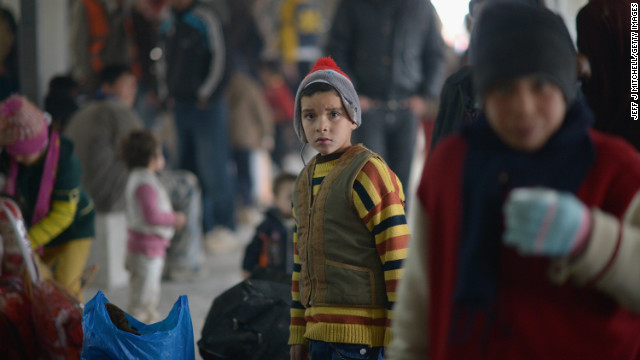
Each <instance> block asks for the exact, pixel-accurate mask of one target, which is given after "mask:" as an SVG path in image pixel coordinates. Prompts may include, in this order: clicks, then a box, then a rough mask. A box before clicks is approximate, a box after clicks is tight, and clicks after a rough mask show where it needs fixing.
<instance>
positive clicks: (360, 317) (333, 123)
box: [289, 58, 409, 360]
mask: <svg viewBox="0 0 640 360" xmlns="http://www.w3.org/2000/svg"><path fill="white" fill-rule="evenodd" d="M360 123H361V113H360V104H359V101H358V95H357V93H356V91H355V89H354V87H353V84H352V83H351V80H350V79H349V78H348V77H347V75H346V74H344V73H343V72H342V71H341V70H340V69H339V68H338V67H337V65H336V64H335V62H334V61H333V60H332V59H331V58H323V59H320V60H318V62H317V63H316V64H315V66H314V68H313V69H312V71H311V72H310V73H309V74H308V75H307V76H306V77H305V79H304V80H303V81H302V83H301V84H300V87H299V88H298V91H297V94H296V102H295V117H294V129H295V131H296V134H297V135H298V138H299V139H300V140H301V141H302V142H303V143H305V144H306V143H309V144H310V145H311V146H312V147H313V148H314V149H315V150H317V151H318V152H319V154H318V155H316V156H315V157H314V158H313V159H312V160H311V161H310V162H309V164H307V166H306V167H305V169H303V170H302V172H301V173H300V175H299V176H298V180H297V183H296V190H295V192H294V198H293V215H294V218H295V220H296V229H295V231H294V237H293V242H294V272H293V278H292V297H293V301H292V304H291V327H290V338H289V344H290V345H291V359H292V360H302V359H307V356H309V357H310V358H311V359H312V360H314V359H330V358H333V357H334V356H338V357H347V358H358V359H383V347H384V346H385V345H386V344H388V343H389V340H390V333H389V331H390V326H389V325H390V321H391V315H392V311H391V309H392V306H393V303H394V301H395V291H396V290H395V289H396V284H397V282H398V280H399V279H400V278H401V276H402V261H403V259H404V258H405V257H406V256H407V249H406V247H407V243H408V238H409V231H408V227H407V224H406V220H405V213H404V193H403V190H402V185H401V183H400V181H398V178H397V177H396V175H395V174H394V173H393V171H391V169H389V167H388V166H387V165H386V164H385V162H384V160H382V159H381V158H380V157H379V156H378V155H376V154H375V153H373V152H371V151H370V150H369V149H367V148H365V147H363V146H362V145H351V133H352V131H353V130H355V129H356V128H357V127H358V126H359V125H360Z"/></svg>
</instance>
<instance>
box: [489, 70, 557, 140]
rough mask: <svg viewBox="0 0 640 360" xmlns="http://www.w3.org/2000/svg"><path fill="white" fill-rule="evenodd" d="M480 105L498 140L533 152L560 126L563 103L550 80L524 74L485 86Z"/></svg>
mask: <svg viewBox="0 0 640 360" xmlns="http://www.w3.org/2000/svg"><path fill="white" fill-rule="evenodd" d="M484 109H485V112H486V114H487V119H488V121H489V125H490V126H491V128H492V129H493V131H495V132H496V134H497V135H498V136H499V137H500V139H502V141H504V142H505V143H506V144H507V145H508V146H510V147H511V148H513V149H516V150H520V151H524V152H535V151H537V150H539V149H541V148H542V147H543V146H544V145H545V144H546V143H547V141H549V139H550V138H551V136H553V134H555V132H556V131H558V129H559V128H560V126H562V122H563V121H564V117H565V114H566V111H567V103H566V101H565V99H564V96H563V94H562V91H561V90H560V88H559V87H558V86H556V85H555V84H554V83H552V82H551V81H549V80H547V79H545V78H544V77H540V76H527V77H520V78H517V79H514V80H511V81H509V82H506V83H504V84H500V85H498V86H496V87H494V88H493V89H491V90H489V91H488V92H487V94H486V95H485V99H484Z"/></svg>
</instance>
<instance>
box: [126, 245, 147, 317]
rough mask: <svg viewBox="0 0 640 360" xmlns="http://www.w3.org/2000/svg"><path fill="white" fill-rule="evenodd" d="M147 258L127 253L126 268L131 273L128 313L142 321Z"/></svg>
mask: <svg viewBox="0 0 640 360" xmlns="http://www.w3.org/2000/svg"><path fill="white" fill-rule="evenodd" d="M144 261H145V256H144V255H140V254H134V253H127V257H126V260H125V268H126V269H127V271H129V304H128V305H127V312H128V313H129V314H130V315H131V316H133V317H134V318H136V319H137V320H140V321H142V317H143V316H144V313H143V311H142V306H141V304H142V284H143V283H144V273H145V263H144Z"/></svg>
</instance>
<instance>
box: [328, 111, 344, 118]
mask: <svg viewBox="0 0 640 360" xmlns="http://www.w3.org/2000/svg"><path fill="white" fill-rule="evenodd" d="M340 116H342V114H340V113H339V112H337V111H332V112H331V117H332V118H337V117H340Z"/></svg>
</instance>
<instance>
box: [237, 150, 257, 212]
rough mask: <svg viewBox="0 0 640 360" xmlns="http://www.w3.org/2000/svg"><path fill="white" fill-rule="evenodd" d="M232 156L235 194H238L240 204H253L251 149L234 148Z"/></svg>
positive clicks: (244, 205)
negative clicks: (234, 165) (234, 173)
mask: <svg viewBox="0 0 640 360" xmlns="http://www.w3.org/2000/svg"><path fill="white" fill-rule="evenodd" d="M233 158H234V160H235V162H236V194H237V195H238V196H240V198H241V200H240V205H241V206H243V207H246V206H251V205H253V191H252V190H253V181H252V179H251V150H249V149H235V150H234V151H233Z"/></svg>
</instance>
